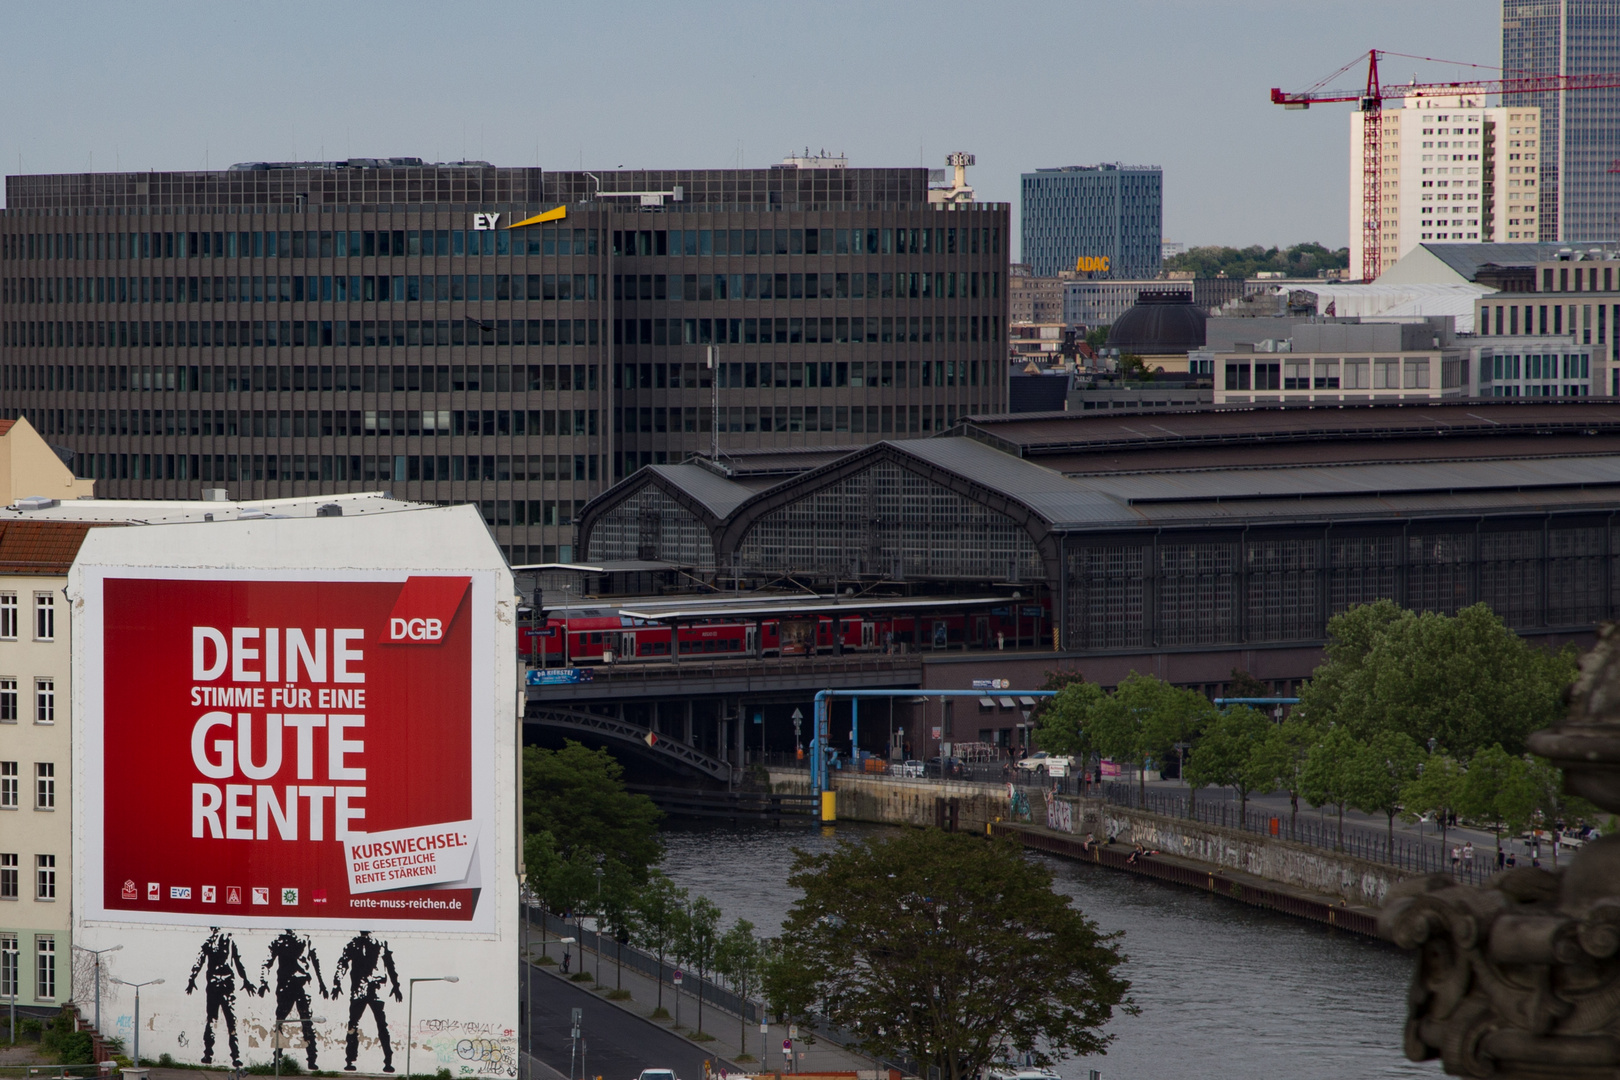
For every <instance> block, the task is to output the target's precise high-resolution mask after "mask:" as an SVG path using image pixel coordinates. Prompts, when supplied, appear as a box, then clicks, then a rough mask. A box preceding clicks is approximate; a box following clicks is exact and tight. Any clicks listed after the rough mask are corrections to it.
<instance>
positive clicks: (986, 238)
mask: <svg viewBox="0 0 1620 1080" xmlns="http://www.w3.org/2000/svg"><path fill="white" fill-rule="evenodd" d="M981 253H982V254H986V255H999V254H1001V228H1000V226H980V227H976V228H958V227H955V226H951V227H947V228H937V229H922V228H918V229H669V230H664V229H641V230H632V229H625V230H622V231H621V230H614V233H613V254H615V255H620V256H626V255H668V256H685V255H691V256H703V255H978V254H981Z"/></svg>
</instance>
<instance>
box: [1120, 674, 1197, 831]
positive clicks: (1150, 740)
mask: <svg viewBox="0 0 1620 1080" xmlns="http://www.w3.org/2000/svg"><path fill="white" fill-rule="evenodd" d="M1089 715H1090V722H1091V725H1092V732H1093V735H1092V739H1093V742H1094V743H1095V744H1096V746H1097V749H1098V750H1099V751H1101V752H1102V753H1103V754H1105V755H1106V756H1108V757H1111V758H1113V759H1114V760H1115V761H1120V762H1125V763H1128V764H1134V765H1136V766H1138V769H1139V770H1145V768H1146V765H1147V762H1148V760H1149V759H1153V760H1157V761H1161V762H1162V761H1164V760H1166V759H1167V758H1168V757H1169V756H1170V755H1171V754H1172V753H1175V752H1176V749H1175V748H1176V746H1177V744H1180V743H1187V742H1191V741H1192V739H1193V738H1194V736H1196V735H1197V734H1198V732H1199V731H1200V730H1201V729H1202V728H1203V725H1204V724H1205V723H1207V722H1209V721H1210V720H1211V719H1212V718H1213V717H1214V716H1215V706H1214V705H1213V704H1211V702H1210V700H1209V699H1208V698H1206V697H1204V695H1202V694H1200V693H1198V692H1197V691H1196V690H1184V689H1182V688H1180V687H1176V686H1172V685H1170V684H1169V683H1167V682H1165V681H1164V680H1163V679H1159V678H1156V677H1154V676H1152V675H1140V674H1137V673H1136V672H1134V671H1133V672H1131V673H1130V674H1129V675H1127V676H1126V677H1125V678H1124V679H1122V680H1121V681H1120V684H1119V686H1118V687H1116V688H1115V689H1114V692H1113V693H1112V694H1109V695H1108V697H1107V700H1106V701H1103V702H1102V703H1100V704H1098V705H1096V706H1095V707H1094V708H1092V709H1091V710H1090V714H1089ZM1137 776H1138V779H1137V783H1138V789H1139V790H1140V791H1141V792H1142V794H1143V797H1144V802H1145V801H1146V791H1147V777H1146V775H1145V773H1144V772H1143V771H1139V772H1138V774H1137Z"/></svg>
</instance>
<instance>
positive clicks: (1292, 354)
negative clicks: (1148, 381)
mask: <svg viewBox="0 0 1620 1080" xmlns="http://www.w3.org/2000/svg"><path fill="white" fill-rule="evenodd" d="M1211 359H1212V361H1213V369H1214V371H1213V374H1214V383H1215V404H1216V405H1250V404H1254V405H1262V404H1290V405H1305V404H1315V405H1322V404H1328V403H1333V404H1338V403H1341V402H1342V403H1345V404H1368V403H1372V402H1400V401H1408V402H1410V401H1437V400H1441V399H1443V398H1460V397H1467V396H1471V395H1470V386H1469V380H1468V373H1467V371H1466V370H1465V369H1466V368H1467V366H1468V364H1467V359H1468V352H1467V350H1466V349H1465V348H1463V347H1462V346H1460V345H1458V344H1456V341H1455V334H1454V330H1453V326H1452V320H1450V319H1445V318H1434V319H1424V320H1413V321H1410V322H1404V323H1395V322H1389V323H1359V322H1348V321H1345V322H1331V323H1321V322H1308V323H1305V322H1301V323H1294V324H1292V325H1291V326H1289V327H1288V336H1287V337H1283V338H1277V339H1267V340H1265V341H1262V342H1258V343H1255V344H1238V345H1234V346H1233V349H1232V351H1230V352H1227V351H1222V352H1216V353H1214V354H1213V356H1212V357H1211Z"/></svg>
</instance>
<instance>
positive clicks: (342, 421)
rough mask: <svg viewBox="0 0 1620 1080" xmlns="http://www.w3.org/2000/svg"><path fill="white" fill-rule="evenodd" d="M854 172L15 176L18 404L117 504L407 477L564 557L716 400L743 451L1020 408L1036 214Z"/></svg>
mask: <svg viewBox="0 0 1620 1080" xmlns="http://www.w3.org/2000/svg"><path fill="white" fill-rule="evenodd" d="M844 165H845V163H844V162H842V161H841V160H840V159H829V158H825V157H812V156H810V155H806V156H804V157H802V158H796V159H794V160H793V161H791V162H789V163H784V164H783V165H781V166H778V167H774V168H768V169H732V170H701V171H674V170H671V171H629V170H623V171H615V172H608V173H601V174H594V173H588V172H546V171H544V170H541V169H508V168H495V167H492V166H490V165H488V164H487V163H484V162H455V163H450V164H447V165H433V164H426V163H423V162H421V161H420V160H417V159H407V158H393V159H353V160H350V161H345V162H292V163H282V164H266V163H253V164H248V165H241V166H233V167H232V168H230V169H229V170H225V171H216V172H188V173H115V174H84V175H64V176H16V177H10V178H8V181H7V200H6V209H5V211H4V213H3V214H0V389H3V391H4V394H5V397H4V401H3V408H4V415H5V416H8V417H19V416H27V417H28V418H29V419H30V421H31V422H32V423H33V424H34V426H35V427H37V428H38V429H39V430H40V431H41V433H42V434H43V435H44V436H45V437H46V438H47V439H48V440H49V441H50V442H51V443H52V444H53V445H56V446H60V447H63V448H64V449H65V450H67V451H71V452H72V454H73V455H74V458H73V460H74V462H75V470H76V471H77V472H78V473H79V475H81V476H83V477H86V478H93V479H95V480H96V481H97V483H98V492H99V494H101V495H104V496H111V497H141V498H158V497H166V498H177V497H195V496H196V494H197V493H198V492H200V491H201V490H202V489H203V488H214V487H223V488H226V489H228V490H229V491H230V492H231V494H232V495H234V496H237V497H240V498H245V499H256V498H268V497H277V496H294V495H303V494H317V493H322V492H332V491H353V490H358V489H361V488H377V487H379V486H385V487H386V488H388V489H389V490H390V491H391V492H393V493H394V494H396V495H398V496H400V497H402V498H410V499H413V500H423V501H430V502H438V503H457V502H471V503H476V504H477V505H479V507H480V508H481V509H482V511H483V513H484V517H485V520H486V521H488V522H489V524H490V526H491V528H492V529H493V530H494V531H495V535H496V537H497V541H498V542H499V544H500V545H501V547H502V549H503V550H504V551H505V552H506V553H507V555H508V557H509V558H511V559H512V560H513V561H515V562H519V563H525V562H541V561H555V560H559V559H560V560H563V561H566V560H567V559H569V558H571V557H572V555H573V552H572V548H571V543H570V540H569V539H568V537H569V526H570V523H571V521H572V519H573V515H574V512H575V510H576V509H577V508H578V507H579V506H582V505H583V504H584V503H585V501H586V500H588V499H589V498H591V497H592V496H593V495H594V494H596V493H597V492H599V491H600V490H602V489H603V488H605V487H606V486H607V485H608V484H610V483H612V481H613V479H614V478H615V477H617V476H621V475H624V474H627V473H628V472H632V471H634V470H635V469H636V468H639V467H640V466H642V465H645V464H652V463H658V462H678V461H681V460H683V459H685V458H686V457H688V456H690V455H692V454H696V453H708V452H709V449H710V445H711V438H712V436H713V435H714V434H715V433H714V432H712V431H711V427H712V426H713V424H714V423H715V421H716V418H717V419H718V424H719V428H720V430H719V432H718V437H719V442H720V443H721V448H722V449H723V450H745V449H752V448H766V449H768V448H774V447H780V448H791V447H812V446H820V445H849V444H859V443H862V442H866V441H870V440H875V439H878V438H882V437H883V436H885V435H890V434H893V435H900V434H913V433H915V434H919V435H922V434H929V433H933V432H937V431H941V430H944V429H945V428H947V427H949V426H950V425H951V424H953V423H954V422H955V421H956V419H957V418H958V417H960V416H963V415H966V414H969V413H983V412H996V411H1000V410H1002V409H1003V408H1005V405H1006V394H1007V390H1006V348H1007V346H1006V322H1007V318H1006V310H1007V280H1006V279H1007V266H1008V252H1007V241H1008V239H1009V233H1008V230H1009V227H1010V219H1009V208H1008V206H1007V205H1006V204H988V203H976V202H971V201H966V199H967V197H968V196H967V195H965V194H964V192H967V191H969V190H970V189H966V188H962V187H961V185H960V184H958V185H957V186H955V187H953V188H952V189H950V190H949V191H944V192H942V193H941V196H942V197H941V198H935V197H934V195H933V194H931V191H930V188H929V186H928V175H929V174H928V171H927V170H926V169H921V168H916V169H856V168H848V167H843V166H844ZM959 188H960V190H958V189H959ZM711 357H712V358H713V360H714V362H716V363H717V365H718V366H717V367H715V368H713V369H711V368H710V367H709V366H708V364H709V363H710V361H711ZM716 383H717V384H718V391H719V393H718V400H717V401H716V400H715V389H716V386H715V384H716Z"/></svg>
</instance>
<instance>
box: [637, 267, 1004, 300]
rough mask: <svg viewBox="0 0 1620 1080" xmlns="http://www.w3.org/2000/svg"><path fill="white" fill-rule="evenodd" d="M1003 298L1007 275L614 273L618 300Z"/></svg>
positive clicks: (992, 272)
mask: <svg viewBox="0 0 1620 1080" xmlns="http://www.w3.org/2000/svg"><path fill="white" fill-rule="evenodd" d="M1000 296H1001V273H1000V271H995V270H986V271H984V272H983V273H980V272H979V271H977V270H960V271H958V270H940V271H935V272H933V273H908V272H899V273H891V272H889V271H884V272H883V273H881V274H614V275H613V299H615V300H624V301H628V300H666V301H683V302H684V301H687V300H699V301H701V300H956V299H969V300H977V299H980V298H981V297H987V298H990V299H997V298H999V297H1000Z"/></svg>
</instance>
